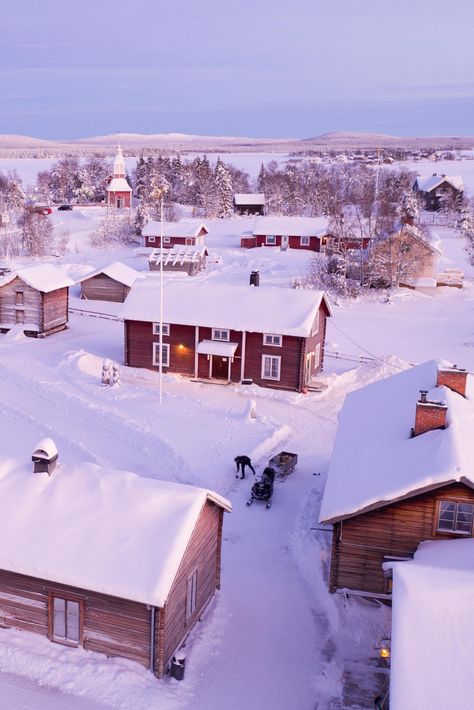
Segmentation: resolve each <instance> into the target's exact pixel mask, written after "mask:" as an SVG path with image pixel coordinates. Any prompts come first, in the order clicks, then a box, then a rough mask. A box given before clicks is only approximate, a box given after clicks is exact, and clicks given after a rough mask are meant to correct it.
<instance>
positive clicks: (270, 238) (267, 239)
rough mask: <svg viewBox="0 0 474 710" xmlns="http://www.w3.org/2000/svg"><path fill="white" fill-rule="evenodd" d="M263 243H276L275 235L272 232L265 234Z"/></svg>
mask: <svg viewBox="0 0 474 710" xmlns="http://www.w3.org/2000/svg"><path fill="white" fill-rule="evenodd" d="M265 244H270V245H271V244H276V237H275V235H274V234H267V236H266V237H265Z"/></svg>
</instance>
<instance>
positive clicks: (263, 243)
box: [254, 234, 321, 251]
mask: <svg viewBox="0 0 474 710" xmlns="http://www.w3.org/2000/svg"><path fill="white" fill-rule="evenodd" d="M273 236H274V237H275V244H267V235H266V234H255V235H254V239H255V242H256V244H255V245H256V246H257V247H281V243H282V241H281V234H275V235H273ZM288 247H289V248H290V249H303V250H305V251H320V249H321V239H320V238H319V237H317V236H315V235H314V236H310V237H309V244H304V245H303V244H301V237H300V236H297V235H289V236H288Z"/></svg>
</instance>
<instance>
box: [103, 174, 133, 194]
mask: <svg viewBox="0 0 474 710" xmlns="http://www.w3.org/2000/svg"><path fill="white" fill-rule="evenodd" d="M131 191H132V188H131V187H130V185H129V184H128V182H127V181H126V180H125V178H124V177H114V178H112V180H111V181H110V182H109V184H108V185H107V192H131Z"/></svg>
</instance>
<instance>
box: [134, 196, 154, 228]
mask: <svg viewBox="0 0 474 710" xmlns="http://www.w3.org/2000/svg"><path fill="white" fill-rule="evenodd" d="M149 219H150V217H149V214H148V210H147V208H146V207H145V205H144V204H143V203H142V202H140V203H139V204H138V207H137V209H136V210H135V216H134V218H133V227H134V230H135V234H137V235H138V236H141V233H142V230H143V227H144V226H145V225H146V224H147V223H148V220H149Z"/></svg>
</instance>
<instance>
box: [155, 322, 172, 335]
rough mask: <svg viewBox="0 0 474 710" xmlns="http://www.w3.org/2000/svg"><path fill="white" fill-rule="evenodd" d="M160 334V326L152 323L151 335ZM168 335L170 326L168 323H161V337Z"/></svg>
mask: <svg viewBox="0 0 474 710" xmlns="http://www.w3.org/2000/svg"><path fill="white" fill-rule="evenodd" d="M159 334H160V324H159V323H153V335H159ZM169 334H170V324H169V323H163V337H165V335H169Z"/></svg>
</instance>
